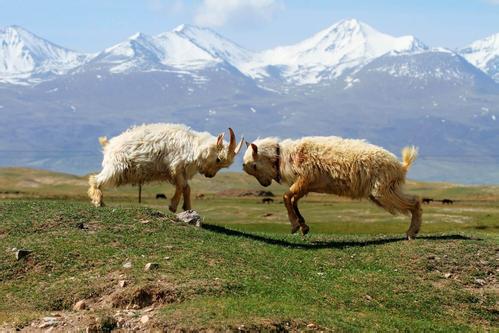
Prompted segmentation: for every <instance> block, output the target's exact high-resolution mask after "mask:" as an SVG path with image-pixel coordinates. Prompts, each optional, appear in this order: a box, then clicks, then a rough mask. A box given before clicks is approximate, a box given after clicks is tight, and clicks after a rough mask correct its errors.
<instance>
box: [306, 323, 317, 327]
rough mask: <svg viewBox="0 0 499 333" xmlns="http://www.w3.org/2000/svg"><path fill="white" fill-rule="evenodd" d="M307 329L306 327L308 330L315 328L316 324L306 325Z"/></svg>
mask: <svg viewBox="0 0 499 333" xmlns="http://www.w3.org/2000/svg"><path fill="white" fill-rule="evenodd" d="M307 327H308V328H316V327H317V325H316V324H314V323H310V324H308V325H307Z"/></svg>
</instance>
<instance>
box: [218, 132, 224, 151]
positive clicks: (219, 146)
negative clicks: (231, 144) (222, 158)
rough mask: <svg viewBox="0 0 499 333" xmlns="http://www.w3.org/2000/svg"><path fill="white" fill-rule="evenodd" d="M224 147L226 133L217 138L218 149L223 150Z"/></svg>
mask: <svg viewBox="0 0 499 333" xmlns="http://www.w3.org/2000/svg"><path fill="white" fill-rule="evenodd" d="M223 145H224V133H223V132H222V133H220V134H218V137H217V147H218V148H222V147H223Z"/></svg>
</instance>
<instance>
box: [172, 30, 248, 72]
mask: <svg viewBox="0 0 499 333" xmlns="http://www.w3.org/2000/svg"><path fill="white" fill-rule="evenodd" d="M174 32H176V33H177V34H179V35H180V36H184V37H185V38H187V39H189V40H190V41H191V42H192V43H194V44H195V45H197V46H198V47H200V48H201V49H203V50H205V51H206V52H208V53H210V54H211V55H212V56H213V57H217V58H220V59H223V60H224V61H226V62H227V63H229V64H231V65H232V66H234V67H236V68H237V69H239V71H241V72H242V73H244V74H246V75H250V74H251V67H252V65H251V63H252V62H253V60H254V58H255V57H256V53H255V52H252V51H249V50H246V49H245V48H243V47H241V46H239V45H237V44H236V43H234V42H232V41H230V40H228V39H227V38H225V37H222V36H221V35H219V34H217V33H216V32H214V31H213V30H210V29H207V28H200V27H197V26H192V25H185V24H182V25H180V26H178V27H177V28H175V30H174Z"/></svg>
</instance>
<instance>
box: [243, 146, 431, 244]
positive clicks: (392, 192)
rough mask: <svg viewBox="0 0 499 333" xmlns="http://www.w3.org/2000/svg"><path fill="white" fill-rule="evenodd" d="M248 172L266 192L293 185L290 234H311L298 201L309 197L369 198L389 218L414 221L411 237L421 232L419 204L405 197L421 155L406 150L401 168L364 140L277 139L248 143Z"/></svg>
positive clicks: (286, 201)
mask: <svg viewBox="0 0 499 333" xmlns="http://www.w3.org/2000/svg"><path fill="white" fill-rule="evenodd" d="M247 145H248V149H247V151H246V153H245V155H244V164H243V168H244V171H246V173H248V174H250V175H253V176H254V177H255V178H256V179H257V180H258V181H259V182H260V184H262V185H263V186H269V185H270V184H271V183H272V180H275V181H277V182H278V183H280V182H281V181H283V182H285V183H287V184H288V185H290V188H289V191H288V192H286V193H285V194H284V204H285V205H286V208H287V210H288V217H289V221H290V222H291V225H292V228H291V232H292V233H295V232H296V231H298V229H300V228H301V231H302V233H303V234H306V233H307V232H308V231H309V227H308V226H307V225H306V224H305V219H304V218H303V216H302V215H301V214H300V211H299V210H298V200H299V199H300V198H302V197H303V196H304V195H306V194H307V193H309V192H319V193H332V194H336V195H339V196H346V197H350V198H353V199H361V198H369V199H370V200H371V201H372V202H374V203H375V204H376V205H378V206H380V207H382V208H384V209H385V210H387V211H388V212H390V213H392V214H395V213H404V214H408V213H409V212H410V213H411V215H412V219H411V225H410V227H409V230H407V237H408V238H409V239H412V238H414V237H415V236H416V234H417V233H418V232H419V228H420V226H421V220H422V217H421V216H422V210H421V202H420V199H419V198H418V197H416V196H412V195H408V194H405V193H403V192H402V185H403V184H404V182H405V175H406V173H407V170H408V169H409V167H410V166H411V164H412V162H413V161H414V160H415V159H416V156H417V150H416V148H414V147H406V148H404V150H403V151H402V163H401V162H399V161H398V159H397V158H396V157H395V156H394V155H393V154H391V153H390V152H388V151H386V150H384V149H383V148H381V147H378V146H375V145H372V144H369V143H367V142H365V141H363V140H351V139H343V138H339V137H305V138H302V139H299V140H289V139H288V140H284V141H279V140H278V139H276V138H265V139H261V140H257V141H255V142H254V143H252V144H249V143H247Z"/></svg>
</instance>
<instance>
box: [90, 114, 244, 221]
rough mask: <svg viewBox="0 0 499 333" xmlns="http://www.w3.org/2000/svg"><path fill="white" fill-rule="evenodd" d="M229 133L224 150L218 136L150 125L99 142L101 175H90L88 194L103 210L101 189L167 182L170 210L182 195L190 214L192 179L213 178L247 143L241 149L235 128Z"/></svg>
mask: <svg viewBox="0 0 499 333" xmlns="http://www.w3.org/2000/svg"><path fill="white" fill-rule="evenodd" d="M229 133H230V142H229V144H228V145H226V144H225V143H224V133H220V135H218V137H214V136H212V135H211V134H210V133H207V132H196V131H194V130H192V129H190V128H189V127H187V126H184V125H178V124H150V125H142V126H137V127H132V128H130V129H128V130H127V131H125V132H123V133H122V134H120V135H118V136H116V137H114V138H112V139H110V140H107V138H105V137H102V138H99V142H100V143H101V144H102V146H103V148H104V149H103V150H104V159H103V161H102V171H101V172H100V173H99V174H97V175H92V176H90V178H89V185H90V188H89V189H88V195H89V197H90V198H91V199H92V203H93V204H94V205H95V206H96V207H99V206H103V205H104V202H103V200H102V197H103V196H102V190H101V189H102V187H105V186H120V185H123V184H144V183H146V182H151V181H168V182H170V183H171V184H173V185H175V194H174V195H173V197H172V198H171V203H170V206H169V209H170V210H171V211H172V212H175V211H176V210H177V206H178V204H179V201H180V199H181V196H182V195H183V197H184V204H183V206H182V208H183V209H184V210H189V209H191V199H190V193H191V190H190V187H189V184H188V180H189V179H191V178H192V177H193V176H194V175H195V174H197V173H201V174H203V175H205V176H206V177H208V178H212V177H214V176H215V175H216V174H217V172H218V171H219V170H220V169H221V168H226V167H228V166H230V165H231V164H232V162H233V161H234V157H235V156H236V154H237V153H238V152H239V150H240V149H241V146H242V143H243V140H242V139H241V142H240V143H239V145H238V144H237V142H236V136H235V134H234V131H233V130H232V129H231V128H229Z"/></svg>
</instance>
